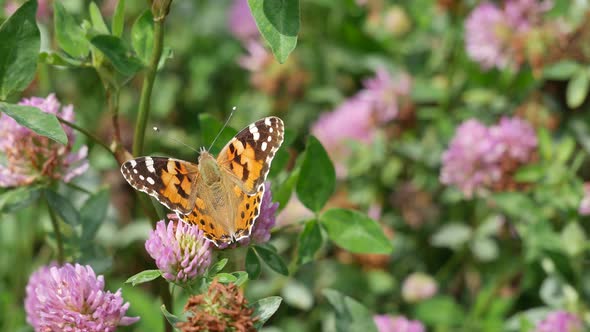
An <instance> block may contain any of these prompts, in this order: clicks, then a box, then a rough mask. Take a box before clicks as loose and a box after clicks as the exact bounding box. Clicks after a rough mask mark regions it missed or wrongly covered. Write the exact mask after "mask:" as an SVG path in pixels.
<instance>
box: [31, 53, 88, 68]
mask: <svg viewBox="0 0 590 332" xmlns="http://www.w3.org/2000/svg"><path fill="white" fill-rule="evenodd" d="M39 62H44V63H47V64H49V65H52V66H62V67H72V68H77V67H82V66H84V65H85V63H84V62H83V61H80V60H76V59H74V58H70V57H68V56H67V55H65V53H63V54H58V53H53V52H41V53H40V54H39Z"/></svg>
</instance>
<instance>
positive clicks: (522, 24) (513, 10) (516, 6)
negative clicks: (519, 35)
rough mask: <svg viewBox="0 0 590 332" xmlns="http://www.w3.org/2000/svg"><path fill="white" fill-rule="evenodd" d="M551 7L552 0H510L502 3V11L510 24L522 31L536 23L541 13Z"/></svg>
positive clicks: (538, 21)
mask: <svg viewBox="0 0 590 332" xmlns="http://www.w3.org/2000/svg"><path fill="white" fill-rule="evenodd" d="M552 7H553V1H550V0H545V1H539V0H512V1H507V2H506V4H505V5H504V13H505V15H506V18H507V20H508V22H509V23H510V26H512V27H513V28H515V29H516V31H519V32H522V31H528V30H529V29H530V28H531V27H533V26H535V25H538V24H539V23H540V21H541V17H542V15H543V13H545V12H547V11H549V10H550V9H551V8H552Z"/></svg>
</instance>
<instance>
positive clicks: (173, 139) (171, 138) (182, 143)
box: [152, 126, 199, 153]
mask: <svg viewBox="0 0 590 332" xmlns="http://www.w3.org/2000/svg"><path fill="white" fill-rule="evenodd" d="M152 129H154V131H155V132H156V133H158V134H159V133H160V128H159V127H156V126H154V127H153V128H152ZM166 138H167V139H169V140H171V141H174V142H176V143H178V144H181V145H184V146H186V147H187V148H189V149H191V150H193V151H195V152H197V153H199V150H197V149H195V148H193V147H192V146H190V145H188V144H186V143H184V142H181V141H179V140H177V139H176V138H174V137H166Z"/></svg>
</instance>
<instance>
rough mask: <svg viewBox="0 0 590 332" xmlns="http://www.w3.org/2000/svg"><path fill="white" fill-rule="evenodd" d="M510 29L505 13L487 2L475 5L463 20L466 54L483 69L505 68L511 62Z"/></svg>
mask: <svg viewBox="0 0 590 332" xmlns="http://www.w3.org/2000/svg"><path fill="white" fill-rule="evenodd" d="M510 34H511V31H510V26H509V23H508V20H507V17H506V15H505V14H504V12H502V10H501V9H500V8H498V7H497V6H496V5H494V4H491V3H489V2H484V3H482V4H480V5H479V6H477V8H475V9H474V10H473V11H472V12H471V14H469V17H468V18H467V20H466V22H465V43H466V49H467V55H469V57H470V58H471V59H473V60H475V61H476V62H479V64H480V65H481V66H482V67H483V68H484V69H491V68H493V67H497V68H500V69H502V68H506V67H508V66H509V65H510V64H511V62H512V52H511V51H510V47H509V37H510Z"/></svg>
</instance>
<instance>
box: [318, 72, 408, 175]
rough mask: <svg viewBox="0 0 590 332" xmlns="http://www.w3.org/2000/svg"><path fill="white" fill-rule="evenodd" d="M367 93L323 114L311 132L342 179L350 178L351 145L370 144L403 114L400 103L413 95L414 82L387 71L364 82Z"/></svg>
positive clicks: (363, 92)
mask: <svg viewBox="0 0 590 332" xmlns="http://www.w3.org/2000/svg"><path fill="white" fill-rule="evenodd" d="M363 85H364V89H362V90H360V91H359V92H358V93H357V94H355V95H354V96H352V97H350V98H348V99H346V100H345V101H344V102H343V103H342V104H340V105H339V106H338V107H337V108H336V109H334V110H333V111H332V112H329V113H324V114H322V115H321V116H320V117H319V118H318V120H317V121H316V123H315V124H314V125H313V127H312V128H311V132H312V134H313V135H314V136H316V137H317V138H318V140H319V141H320V142H322V145H323V146H324V147H325V148H326V150H327V151H328V153H330V157H331V158H332V161H334V164H335V168H336V174H337V176H338V177H339V178H342V177H344V176H346V168H345V165H344V163H343V160H345V159H346V158H347V157H348V155H349V153H350V151H349V149H348V147H347V146H346V143H347V141H360V142H361V143H364V144H369V143H370V142H372V140H373V139H374V137H375V129H376V128H377V127H378V126H379V125H381V124H383V123H387V122H389V121H391V120H394V119H395V118H396V117H397V115H398V113H399V100H400V98H403V97H405V96H407V95H409V93H410V89H411V79H410V77H409V76H407V75H405V74H401V75H399V76H397V77H395V78H394V77H392V76H391V75H390V74H389V72H387V71H386V70H385V69H382V68H380V69H378V70H377V72H376V74H375V76H374V77H372V78H369V79H367V80H365V81H364V82H363Z"/></svg>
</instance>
